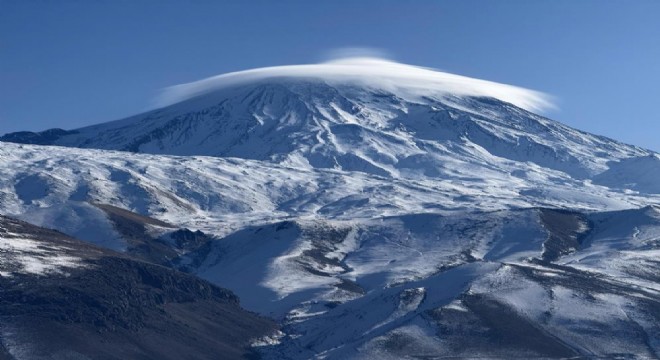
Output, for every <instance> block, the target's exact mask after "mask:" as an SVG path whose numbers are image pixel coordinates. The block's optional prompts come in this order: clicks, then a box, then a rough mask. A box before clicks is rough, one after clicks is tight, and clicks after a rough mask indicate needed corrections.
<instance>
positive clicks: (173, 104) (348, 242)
mask: <svg viewBox="0 0 660 360" xmlns="http://www.w3.org/2000/svg"><path fill="white" fill-rule="evenodd" d="M161 105H162V107H160V108H158V109H156V110H153V111H150V112H147V113H144V114H140V115H137V116H134V117H131V118H127V119H123V120H118V121H115V122H110V123H105V124H100V125H95V126H90V127H86V128H81V129H75V130H60V129H52V130H48V131H45V132H41V133H29V132H21V133H13V134H7V135H5V136H3V137H2V138H1V139H2V140H4V141H6V142H0V204H2V205H1V207H0V213H2V214H4V215H9V216H13V217H16V218H20V219H21V220H24V221H27V222H30V223H33V224H35V225H38V226H43V227H48V228H54V229H57V230H59V231H62V232H64V233H67V234H69V235H72V236H75V237H77V238H80V239H83V240H86V241H89V242H92V243H94V244H96V245H99V246H102V247H106V248H110V249H113V250H116V251H121V252H124V253H127V254H129V255H130V256H133V257H137V258H140V259H142V260H143V261H147V262H152V263H157V264H160V265H165V266H169V267H174V268H176V269H178V270H183V271H186V272H189V273H191V274H194V275H196V276H198V277H201V278H202V279H205V280H207V281H209V282H211V283H214V284H216V285H219V286H221V287H225V288H228V289H230V290H232V291H233V292H235V293H236V294H237V295H238V296H239V297H240V299H241V304H242V306H244V307H246V308H247V309H248V310H251V311H255V312H258V313H260V314H262V315H266V316H269V317H271V318H273V319H275V320H277V321H278V322H280V324H281V325H283V326H284V327H283V331H284V333H283V334H281V335H282V337H281V338H280V339H279V340H277V339H267V341H263V342H262V343H260V344H259V345H262V346H259V349H260V352H261V353H262V355H263V356H265V357H266V358H290V359H296V358H313V357H318V358H337V359H343V358H365V359H372V358H373V359H384V358H401V357H406V356H408V357H414V356H418V357H442V356H458V357H484V356H485V357H512V356H517V357H576V356H578V357H579V356H587V357H588V356H593V357H599V356H631V357H635V356H637V357H640V358H645V357H654V356H655V357H658V356H660V343H659V342H658V341H657V340H656V339H658V338H660V336H659V334H660V327H658V325H657V324H658V323H660V315H658V312H657V309H658V308H660V285H659V283H660V282H659V279H658V277H657V273H659V272H660V262H658V261H657V256H658V249H659V246H660V243H658V238H659V236H660V235H659V234H660V230H659V229H660V220H659V219H660V216H659V215H658V214H659V212H658V205H659V204H660V186H659V185H658V184H659V183H658V182H657V178H658V176H660V156H659V155H658V154H656V153H653V152H651V151H648V150H645V149H641V148H638V147H635V146H631V145H626V144H622V143H620V142H617V141H615V140H611V139H607V138H604V137H600V136H596V135H592V134H588V133H585V132H582V131H579V130H576V129H572V128H570V127H568V126H565V125H563V124H560V123H558V122H555V121H552V120H550V119H547V118H544V117H542V116H539V115H536V114H534V111H538V110H539V109H542V108H543V107H546V106H549V105H550V102H549V101H548V98H547V97H546V96H544V95H543V94H540V93H537V92H534V91H530V90H526V89H521V88H517V87H513V86H509V85H502V84H496V83H491V82H487V81H482V80H476V79H470V78H465V77H460V76H456V75H451V74H446V73H442V72H438V71H435V70H431V69H424V68H418V67H413V66H408V65H402V64H397V63H393V62H389V61H383V60H377V59H348V60H343V61H338V62H331V63H325V64H319V65H297V66H286V67H275V68H266V69H256V70H249V71H244V72H238V73H232V74H226V75H221V76H218V77H214V78H209V79H205V80H201V81H199V82H195V83H191V84H185V85H179V86H175V87H173V88H170V89H168V90H167V91H166V92H165V94H164V96H163V98H162V102H161ZM17 143H19V144H17ZM53 145H57V146H53ZM64 255H66V254H64ZM624 333H625V334H629V335H627V336H623V335H620V334H624ZM612 339H614V340H612ZM0 340H1V339H0ZM467 345H470V346H467ZM0 349H1V347H0Z"/></svg>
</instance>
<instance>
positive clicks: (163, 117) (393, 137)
mask: <svg viewBox="0 0 660 360" xmlns="http://www.w3.org/2000/svg"><path fill="white" fill-rule="evenodd" d="M165 98H166V99H168V101H170V102H173V101H174V104H172V105H169V106H166V107H164V108H160V109H157V110H154V111H150V112H147V113H145V114H141V115H138V116H135V117H131V118H127V119H123V120H119V121H115V122H110V123H105V124H101V125H96V126H91V127H86V128H82V129H76V130H71V131H62V130H56V129H55V130H49V131H46V132H44V133H40V134H34V133H27V134H26V133H15V134H8V135H5V136H4V137H3V138H2V139H3V140H7V141H15V142H26V143H40V144H53V145H64V146H74V147H83V148H96V149H111V150H123V151H132V152H141V153H152V154H170V155H207V156H220V157H238V158H243V159H254V160H269V161H275V162H277V163H281V164H287V165H291V166H295V167H298V168H305V169H322V168H335V169H342V170H346V171H362V172H367V173H371V174H376V175H381V176H392V177H410V176H429V177H435V178H444V177H448V176H452V175H453V174H454V173H456V172H460V171H461V170H463V169H465V168H467V167H474V166H478V167H483V168H492V167H493V164H497V163H500V162H506V163H511V162H523V163H526V162H531V163H533V164H536V165H538V166H541V167H543V168H548V169H553V170H558V171H562V172H564V173H567V174H569V175H570V176H572V177H573V178H575V179H587V178H592V177H593V176H595V175H597V174H600V173H603V172H604V171H606V170H608V169H609V168H610V167H611V165H612V164H613V163H616V162H619V161H620V160H622V159H630V158H645V157H648V156H650V155H651V154H652V153H651V152H649V151H645V150H643V149H640V148H636V147H633V146H628V145H624V144H621V143H618V142H615V141H612V140H610V139H606V138H602V137H598V136H594V135H590V134H587V133H584V132H580V131H577V130H574V129H571V128H569V127H567V126H564V125H562V124H560V123H557V122H554V121H551V120H548V119H545V118H543V117H540V116H538V115H535V114H533V113H531V112H529V111H526V110H524V108H528V109H537V108H539V107H541V106H547V100H546V99H545V98H544V97H543V96H542V95H540V94H538V93H535V92H531V91H529V90H525V89H520V88H515V87H512V86H507V85H501V84H495V83H489V82H485V81H481V80H476V79H470V78H464V77H459V76H456V75H450V74H445V73H441V72H437V71H433V70H429V69H423V68H417V67H413V66H407V65H401V64H397V63H392V62H387V61H383V60H374V59H348V60H344V61H340V62H335V63H328V64H321V65H307V66H291V67H276V68H267V69H259V70H252V71H246V72H239V73H233V74H227V75H223V76H220V77H216V78H211V79H206V80H202V81H200V82H197V83H192V84H186V85H179V86H178V87H174V88H172V89H170V90H169V96H168V95H166V96H165ZM656 160H657V159H656ZM604 181H606V180H604ZM642 188H643V189H642V190H644V189H645V187H642Z"/></svg>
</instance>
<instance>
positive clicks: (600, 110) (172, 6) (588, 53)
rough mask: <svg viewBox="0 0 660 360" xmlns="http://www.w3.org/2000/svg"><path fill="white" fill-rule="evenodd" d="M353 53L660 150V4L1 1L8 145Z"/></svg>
mask: <svg viewBox="0 0 660 360" xmlns="http://www.w3.org/2000/svg"><path fill="white" fill-rule="evenodd" d="M341 47H372V48H380V49H382V50H384V51H386V52H389V53H390V54H391V55H392V56H393V58H394V59H396V60H398V61H401V62H404V63H409V64H414V65H421V66H428V67H435V68H440V69H443V70H445V71H449V72H453V73H457V74H461V75H467V76H472V77H477V78H483V79H487V80H493V81H498V82H503V83H509V84H514V85H520V86H524V87H528V88H532V89H536V90H540V91H544V92H547V93H550V94H552V95H554V96H556V97H557V98H558V99H559V101H558V105H559V110H557V111H552V112H549V113H547V114H545V115H547V116H549V117H551V118H553V119H556V120H559V121H562V122H564V123H566V124H569V125H571V126H574V127H577V128H579V129H582V130H586V131H589V132H593V133H596V134H601V135H606V136H609V137H613V138H616V139H618V140H622V141H625V142H628V143H632V144H636V145H641V146H644V147H647V148H650V149H653V150H656V151H657V150H660V111H659V110H658V106H659V105H660V1H658V0H636V1H630V0H620V1H616V0H609V1H601V0H591V1H589V0H545V1H544V0H536V1H530V0H519V1H515V0H508V1H489V0H483V1H469V0H467V1H466V0H455V1H431V0H428V1H421V0H420V1H402V0H398V1H355V0H354V1H341V0H339V1H309V0H305V1H211V0H208V1H201V0H185V1H184V0H181V1H165V0H163V1H161V0H158V1H156V0H154V1H146V0H116V1H111V0H92V1H85V0H78V1H74V0H70V1H67V0H63V1H47V0H43V1H38V0H14V1H10V0H0V133H5V132H10V131H18V130H43V129H46V128H52V127H61V128H76V127H80V126H84V125H89V124H93V123H99V122H104V121H109V120H114V119H118V118H122V117H125V116H128V115H133V114H135V113H138V112H141V111H143V110H145V109H147V108H148V106H149V105H150V104H151V101H152V100H153V98H154V96H155V95H156V94H157V92H158V90H159V89H161V88H163V87H166V86H169V85H174V84H178V83H184V82H190V81H193V80H197V79H201V78H204V77H208V76H211V75H216V74H220V73H225V72H229V71H236V70H242V69H248V68H254V67H262V66H269V65H283V64H295V63H310V62H318V61H319V60H321V59H322V58H323V56H324V54H326V53H327V51H329V50H332V49H335V48H341Z"/></svg>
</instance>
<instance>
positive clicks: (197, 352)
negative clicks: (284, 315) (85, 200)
mask: <svg viewBox="0 0 660 360" xmlns="http://www.w3.org/2000/svg"><path fill="white" fill-rule="evenodd" d="M274 331H275V324H274V323H272V322H271V321H269V320H267V319H265V318H261V317H259V316H257V315H255V314H253V313H250V312H247V311H245V310H243V309H242V308H241V307H240V306H239V301H238V298H237V297H236V296H235V295H234V294H233V293H232V292H230V291H229V290H225V289H221V288H218V287H216V286H213V285H211V284H209V283H207V282H204V281H202V280H199V279H198V278H195V277H193V276H190V275H186V274H183V273H180V272H177V271H174V270H171V269H167V268H164V267H161V266H157V265H153V264H149V263H146V262H142V261H138V260H134V259H132V258H130V257H127V256H124V255H121V254H118V253H114V252H112V251H109V250H104V249H101V248H98V247H95V246H91V245H89V244H87V243H85V242H81V241H79V240H75V239H73V238H70V237H68V236H66V235H64V234H62V233H59V232H56V231H52V230H48V229H44V228H39V227H36V226H33V225H30V224H27V223H24V222H21V221H17V220H13V219H11V218H7V217H4V216H0V358H2V359H30V360H32V359H35V360H36V359H183V358H189V359H192V358H194V359H217V357H218V354H222V358H226V359H230V358H233V359H238V358H244V357H245V356H248V355H249V354H250V351H251V350H250V348H249V346H250V344H251V342H253V341H256V340H258V339H259V338H261V337H264V336H268V335H270V334H272V333H273V332H274Z"/></svg>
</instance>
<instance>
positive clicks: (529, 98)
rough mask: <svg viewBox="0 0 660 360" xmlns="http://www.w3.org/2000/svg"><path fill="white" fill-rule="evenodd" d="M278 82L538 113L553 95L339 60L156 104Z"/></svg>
mask: <svg viewBox="0 0 660 360" xmlns="http://www.w3.org/2000/svg"><path fill="white" fill-rule="evenodd" d="M277 78H282V79H287V78H308V79H320V80H323V81H325V82H327V83H329V84H337V85H340V84H357V85H360V86H367V87H372V88H379V89H382V90H384V91H389V92H393V93H395V94H397V95H398V96H409V97H415V96H422V95H423V96H428V95H429V94H437V95H439V96H442V95H456V96H487V97H494V98H497V99H500V100H502V101H506V102H509V103H512V104H514V105H516V106H519V107H521V108H523V109H526V110H529V111H534V112H539V111H543V110H546V109H549V108H553V107H554V105H553V103H552V100H551V97H550V96H549V95H547V94H544V93H541V92H538V91H534V90H529V89H525V88H521V87H517V86H512V85H506V84H500V83H496V82H492V81H486V80H479V79H474V78H470V77H466V76H460V75H454V74H450V73H446V72H442V71H438V70H435V69H430V68H424V67H419V66H413V65H406V64H401V63H398V62H394V61H391V60H385V59H382V58H374V57H350V58H341V59H335V60H331V61H328V62H324V63H320V64H308V65H288V66H275V67H266V68H259V69H252V70H245V71H238V72H232V73H227V74H222V75H218V76H213V77H210V78H206V79H203V80H199V81H195V82H191V83H187V84H180V85H175V86H171V87H169V88H166V89H165V90H164V91H163V93H162V94H161V96H160V97H159V98H158V100H157V106H159V107H162V106H167V105H171V104H175V103H178V102H181V101H184V100H187V99H190V98H193V97H196V96H199V95H204V94H207V93H210V92H213V91H216V90H220V89H224V88H227V87H231V86H236V85H242V84H246V83H251V82H257V81H262V80H266V79H269V80H273V79H277Z"/></svg>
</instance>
